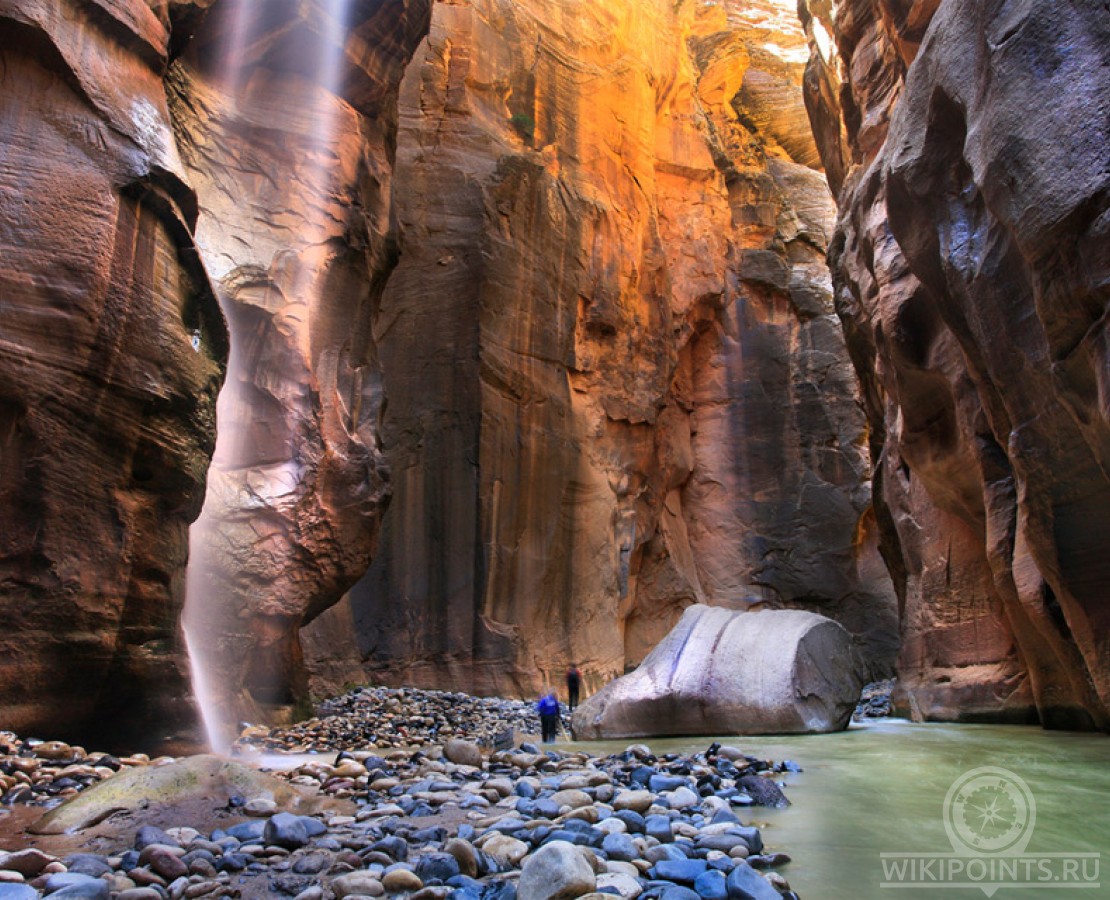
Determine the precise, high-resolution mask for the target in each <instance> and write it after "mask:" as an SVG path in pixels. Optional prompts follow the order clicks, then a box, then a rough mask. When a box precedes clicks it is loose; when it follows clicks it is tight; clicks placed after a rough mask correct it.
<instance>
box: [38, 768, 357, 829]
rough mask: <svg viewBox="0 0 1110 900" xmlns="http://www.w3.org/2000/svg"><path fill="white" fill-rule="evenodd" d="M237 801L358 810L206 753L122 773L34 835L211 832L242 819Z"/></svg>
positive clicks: (306, 809) (46, 819)
mask: <svg viewBox="0 0 1110 900" xmlns="http://www.w3.org/2000/svg"><path fill="white" fill-rule="evenodd" d="M234 797H248V798H254V797H265V798H267V799H271V800H273V802H274V804H275V805H276V806H278V807H280V808H282V809H285V810H289V811H291V812H293V813H295V814H297V815H311V814H313V813H321V812H326V813H332V814H335V813H347V812H352V811H353V808H352V807H351V804H350V803H349V802H348V801H343V800H336V799H334V798H326V797H320V796H317V795H314V794H312V793H311V792H309V791H308V790H306V789H304V788H300V787H297V786H296V785H291V784H289V783H288V782H286V781H284V780H282V779H280V778H278V777H276V776H274V775H270V774H267V773H265V772H260V771H258V770H257V769H253V768H251V767H250V766H245V765H243V764H242V763H237V762H233V761H231V760H226V759H221V758H220V757H218V756H211V755H208V754H204V755H200V756H186V757H183V758H182V759H179V760H177V761H176V762H173V763H169V764H166V765H159V766H139V767H135V768H133V769H128V770H127V771H125V772H121V773H120V774H119V775H116V776H115V777H114V778H108V779H106V780H104V781H102V782H100V783H99V784H97V785H95V786H93V787H91V788H89V789H88V790H87V791H82V792H81V793H80V794H78V795H77V796H76V797H74V798H73V799H72V800H70V801H68V802H67V803H64V804H62V805H61V806H59V807H57V808H55V809H52V810H50V811H49V812H48V813H46V814H45V815H44V816H43V817H42V818H41V819H39V820H37V821H36V822H34V823H33V824H32V825H31V827H30V829H29V830H30V831H31V833H33V834H73V833H74V832H84V831H86V829H90V828H93V827H94V826H98V825H100V824H101V823H106V825H107V833H109V834H114V833H117V832H119V831H121V830H124V829H126V828H127V827H128V825H131V826H132V827H135V826H137V825H138V823H140V822H141V823H142V824H143V825H146V826H150V825H153V826H155V827H156V828H168V827H170V826H171V825H178V824H180V823H181V822H183V821H189V822H195V823H197V825H198V826H199V827H202V828H206V829H207V830H209V831H210V830H211V829H212V828H215V827H217V826H223V827H227V826H228V825H230V824H233V823H234V822H236V821H240V820H241V819H242V815H239V814H238V813H236V812H233V810H234V806H233V804H232V798H234ZM275 818H276V817H275ZM137 845H138V844H137Z"/></svg>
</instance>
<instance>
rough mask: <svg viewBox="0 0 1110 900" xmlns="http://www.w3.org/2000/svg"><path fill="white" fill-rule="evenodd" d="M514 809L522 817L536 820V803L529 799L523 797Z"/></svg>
mask: <svg viewBox="0 0 1110 900" xmlns="http://www.w3.org/2000/svg"><path fill="white" fill-rule="evenodd" d="M513 808H514V809H515V810H516V811H517V812H518V813H520V814H521V815H522V816H527V817H528V818H529V819H532V818H535V815H536V801H535V800H532V799H531V798H529V797H521V798H520V799H519V800H517V801H516V806H514V807H513Z"/></svg>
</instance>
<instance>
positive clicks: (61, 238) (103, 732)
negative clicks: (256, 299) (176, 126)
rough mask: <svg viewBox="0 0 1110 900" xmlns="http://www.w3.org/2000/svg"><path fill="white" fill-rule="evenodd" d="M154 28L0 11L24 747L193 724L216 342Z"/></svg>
mask: <svg viewBox="0 0 1110 900" xmlns="http://www.w3.org/2000/svg"><path fill="white" fill-rule="evenodd" d="M171 25H172V23H171V21H170V18H169V16H168V14H167V13H166V12H165V11H164V10H163V11H161V13H160V14H156V13H155V12H152V11H151V8H150V7H149V6H148V5H147V4H146V3H144V2H139V0H117V2H112V3H107V2H103V3H101V2H81V0H50V2H46V0H43V2H34V0H19V2H15V0H4V2H0V128H2V131H3V135H4V136H3V139H2V147H0V346H2V351H0V725H2V727H4V728H10V729H15V730H17V731H19V732H22V733H24V734H28V733H31V734H33V733H39V734H43V735H44V736H50V737H55V736H56V737H71V738H81V739H83V740H93V741H103V742H105V743H108V744H110V745H115V746H119V745H120V744H121V743H126V742H127V741H129V740H131V739H134V738H136V737H137V736H138V735H139V734H140V733H142V734H143V735H144V738H145V739H146V740H147V741H151V740H157V739H158V738H159V737H162V736H164V735H165V734H166V733H167V732H168V731H170V730H172V729H173V728H175V727H177V726H182V725H188V724H189V722H190V721H191V720H192V717H193V715H194V711H193V708H192V707H191V705H190V704H188V703H184V702H182V699H181V698H182V697H185V696H187V695H188V693H189V689H188V671H187V667H186V665H185V660H184V653H183V651H182V647H181V640H180V636H179V631H178V618H179V615H180V611H181V604H182V600H183V596H184V593H183V587H184V573H185V561H186V548H187V540H186V535H187V530H188V527H189V523H190V522H191V521H192V520H193V519H194V518H195V517H196V515H197V513H198V512H199V510H200V504H201V499H202V496H203V490H204V478H205V470H206V469H207V467H208V463H209V458H210V456H211V453H212V445H213V441H214V437H215V405H216V394H217V391H218V390H219V386H220V382H221V380H222V377H223V365H224V362H225V359H226V354H227V334H226V331H225V327H224V321H223V318H222V316H221V315H220V310H219V307H218V305H217V303H216V299H215V297H214V295H213V292H212V288H211V286H210V284H209V280H208V277H207V275H206V273H205V270H204V268H203V266H202V264H201V262H200V259H199V256H198V251H197V247H196V244H195V242H194V237H193V229H194V225H195V222H196V217H197V201H196V196H195V194H194V192H193V191H192V189H191V188H190V187H189V185H188V183H187V181H186V178H185V174H184V170H183V167H182V165H181V162H180V159H179V158H178V154H177V152H176V149H175V146H174V139H173V134H172V131H171V122H170V116H169V112H168V110H167V106H166V100H165V93H164V91H163V88H162V72H163V70H164V68H165V65H166V61H167V57H168V53H169V47H170V33H171ZM194 336H196V338H197V339H198V340H197V344H196V348H195V349H194V346H193V342H194ZM152 723H156V724H153V725H152Z"/></svg>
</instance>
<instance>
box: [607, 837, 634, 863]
mask: <svg viewBox="0 0 1110 900" xmlns="http://www.w3.org/2000/svg"><path fill="white" fill-rule="evenodd" d="M601 849H602V851H604V853H605V855H606V856H607V857H609V859H612V860H616V861H617V862H632V860H634V859H637V858H639V856H640V854H639V853H638V852H637V851H636V845H635V844H633V843H632V838H630V837H629V836H628V835H627V834H607V835H606V836H605V838H604V840H602V842H601Z"/></svg>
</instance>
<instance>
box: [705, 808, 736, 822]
mask: <svg viewBox="0 0 1110 900" xmlns="http://www.w3.org/2000/svg"><path fill="white" fill-rule="evenodd" d="M709 821H710V824H711V825H720V824H721V823H722V822H735V823H736V824H737V825H739V824H740V818H739V817H738V816H737V815H736V813H734V812H733V811H732V810H731V809H719V810H717V811H716V812H715V813H713V818H712V819H710V820H709Z"/></svg>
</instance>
